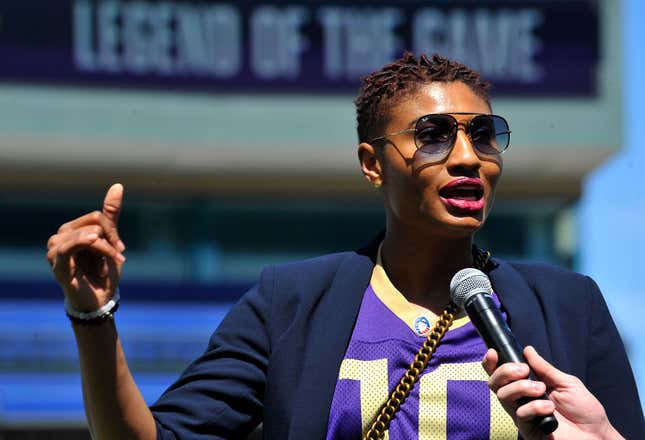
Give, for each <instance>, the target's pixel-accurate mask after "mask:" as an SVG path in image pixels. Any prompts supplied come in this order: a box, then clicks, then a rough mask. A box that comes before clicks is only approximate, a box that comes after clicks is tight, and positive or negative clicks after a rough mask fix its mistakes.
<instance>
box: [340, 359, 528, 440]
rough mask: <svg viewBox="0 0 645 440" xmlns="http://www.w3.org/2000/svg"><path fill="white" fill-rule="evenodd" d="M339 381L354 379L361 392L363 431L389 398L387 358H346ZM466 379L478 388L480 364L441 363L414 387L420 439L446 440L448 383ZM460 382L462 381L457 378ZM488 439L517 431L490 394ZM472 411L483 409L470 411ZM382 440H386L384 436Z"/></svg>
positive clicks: (481, 377)
mask: <svg viewBox="0 0 645 440" xmlns="http://www.w3.org/2000/svg"><path fill="white" fill-rule="evenodd" d="M338 378H339V379H350V380H357V381H359V382H360V390H361V426H362V431H363V432H365V430H366V429H367V427H368V426H367V425H368V424H369V423H371V422H372V419H373V418H374V417H375V415H376V413H377V412H378V410H379V409H380V406H381V405H382V403H383V402H385V401H386V400H387V398H388V396H389V389H388V369H387V359H377V360H373V361H361V360H358V359H345V360H344V361H343V362H342V364H341V367H340V374H339V377H338ZM455 378H465V379H464V380H466V381H468V382H471V381H472V382H473V383H476V384H477V385H481V382H484V383H486V382H487V380H488V376H487V375H486V372H485V371H484V369H483V368H482V366H481V364H480V363H479V362H469V363H459V364H442V365H440V366H439V367H438V368H436V369H435V370H434V371H431V372H428V373H425V374H424V375H423V376H421V378H420V379H419V383H418V384H417V385H416V386H418V387H419V440H445V439H447V433H446V424H447V420H448V382H449V381H451V380H455ZM460 381H462V379H460ZM489 394H490V396H489V399H488V400H489V406H490V420H489V427H490V438H491V440H503V439H515V438H517V428H516V427H515V425H514V424H513V420H512V419H511V417H510V416H509V415H508V414H507V413H506V411H504V408H502V405H501V404H500V403H499V401H498V400H497V398H496V397H495V395H494V394H493V393H492V392H489ZM473 410H474V411H477V410H483V408H481V409H480V408H476V407H474V408H473ZM385 439H386V440H387V439H388V435H387V433H386V435H385Z"/></svg>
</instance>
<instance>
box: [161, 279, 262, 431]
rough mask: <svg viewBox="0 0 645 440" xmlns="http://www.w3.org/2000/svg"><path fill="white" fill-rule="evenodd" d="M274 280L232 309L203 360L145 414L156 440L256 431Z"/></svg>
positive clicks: (181, 377) (194, 363)
mask: <svg viewBox="0 0 645 440" xmlns="http://www.w3.org/2000/svg"><path fill="white" fill-rule="evenodd" d="M272 285H273V276H272V271H271V270H270V269H266V270H265V271H264V272H263V274H262V276H261V278H260V283H259V284H258V285H256V286H254V287H253V288H251V290H250V291H248V292H247V293H246V294H245V295H244V296H243V297H242V299H241V300H240V301H239V302H238V303H237V304H236V305H235V306H233V308H231V310H230V312H229V313H228V314H227V316H226V317H225V318H224V320H223V321H222V323H221V324H220V326H219V327H218V328H217V330H216V331H215V332H214V333H213V335H212V337H211V339H210V341H209V344H208V347H207V349H206V351H205V352H204V354H203V355H202V356H201V357H199V358H198V359H197V360H196V361H194V362H193V363H192V364H191V365H190V366H188V368H187V369H186V370H185V371H184V372H183V373H182V375H181V376H180V377H179V379H178V380H177V381H176V382H175V383H174V384H173V385H171V386H170V388H168V389H167V390H166V391H165V392H164V394H163V395H162V396H161V397H160V398H159V400H158V401H157V402H156V403H154V404H153V405H152V406H151V407H150V409H151V411H152V414H153V416H154V418H155V421H156V424H157V439H158V440H176V439H194V440H206V439H208V440H213V439H240V438H244V437H245V436H246V435H247V434H248V433H249V432H251V431H252V430H253V428H255V427H256V426H257V425H258V423H259V421H260V419H261V414H262V402H263V397H264V390H265V384H266V373H267V365H268V358H269V353H270V346H269V345H270V342H269V341H270V337H269V333H270V332H269V328H268V326H269V323H270V320H271V318H270V315H271V295H270V292H271V291H272Z"/></svg>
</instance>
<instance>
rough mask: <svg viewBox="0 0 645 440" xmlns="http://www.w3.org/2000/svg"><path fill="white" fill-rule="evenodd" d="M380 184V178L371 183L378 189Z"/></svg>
mask: <svg viewBox="0 0 645 440" xmlns="http://www.w3.org/2000/svg"><path fill="white" fill-rule="evenodd" d="M381 185H382V183H381V181H380V180H378V181H376V182H374V183H372V186H373V187H374V189H379V188H380V187H381Z"/></svg>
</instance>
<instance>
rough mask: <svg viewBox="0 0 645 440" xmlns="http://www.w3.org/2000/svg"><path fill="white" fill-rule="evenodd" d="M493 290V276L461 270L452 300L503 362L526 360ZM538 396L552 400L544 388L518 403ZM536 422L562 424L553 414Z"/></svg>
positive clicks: (547, 428)
mask: <svg viewBox="0 0 645 440" xmlns="http://www.w3.org/2000/svg"><path fill="white" fill-rule="evenodd" d="M491 292H492V286H491V284H490V280H489V279H488V277H487V276H486V274H484V273H483V272H482V271H480V270H478V269H473V268H468V269H463V270H460V271H459V272H457V273H456V274H455V276H454V277H453V278H452V281H451V282H450V297H451V299H452V301H453V302H454V303H455V304H456V305H458V306H459V307H462V308H463V309H465V310H466V313H467V314H468V317H469V318H470V320H471V322H472V323H473V325H474V326H475V328H476V329H477V331H478V332H479V334H480V335H481V337H482V339H483V340H484V342H485V343H486V346H487V347H488V348H493V349H495V350H496V351H497V353H498V354H499V363H501V364H504V363H507V362H516V363H526V359H525V358H524V356H523V355H522V349H521V347H520V346H519V344H518V343H517V341H516V340H515V337H514V336H513V333H512V332H511V330H510V329H509V328H508V325H507V324H506V321H505V320H504V318H503V317H502V314H501V312H500V311H499V309H498V308H497V306H496V305H495V303H494V302H493V298H492V296H491ZM523 373H524V374H523V377H526V376H527V375H528V378H529V379H530V380H532V381H534V383H539V382H536V380H537V378H536V377H535V374H534V373H533V372H532V371H530V370H529V369H528V368H527V371H526V372H523ZM518 379H519V377H518ZM518 397H519V396H518ZM536 399H546V400H548V399H549V398H548V396H547V395H546V393H545V390H544V391H542V393H541V395H539V396H531V395H523V396H521V397H519V399H517V402H516V403H517V406H518V407H520V406H522V405H524V404H526V403H528V402H531V401H533V400H536ZM533 424H534V426H535V427H536V428H537V429H539V430H540V431H541V432H542V433H544V434H550V433H552V432H553V431H555V429H556V428H557V427H558V421H557V420H556V418H555V416H554V415H553V414H546V415H540V416H536V417H535V418H534V420H533Z"/></svg>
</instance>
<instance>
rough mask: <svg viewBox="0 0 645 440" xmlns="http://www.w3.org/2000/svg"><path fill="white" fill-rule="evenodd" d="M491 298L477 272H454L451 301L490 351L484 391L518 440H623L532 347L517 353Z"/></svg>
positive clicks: (579, 387) (592, 402)
mask: <svg viewBox="0 0 645 440" xmlns="http://www.w3.org/2000/svg"><path fill="white" fill-rule="evenodd" d="M491 292H492V286H491V284H490V280H489V279H488V277H487V276H486V275H485V274H484V273H483V272H481V271H479V270H477V269H463V270H461V271H459V272H457V274H456V275H455V276H454V277H453V279H452V281H451V283H450V296H451V298H452V301H453V302H454V303H455V304H457V305H458V306H460V307H463V308H464V309H465V310H466V313H468V316H469V317H470V320H471V321H472V323H473V324H474V326H475V328H476V329H477V331H478V332H479V334H480V335H481V336H482V339H484V342H486V345H487V346H488V347H489V348H491V349H489V350H488V353H486V356H485V357H484V361H483V366H484V369H485V370H486V372H487V373H488V374H489V375H490V380H489V387H490V388H491V390H492V391H493V392H494V393H495V394H496V395H497V397H498V399H499V400H500V402H501V403H502V406H503V407H504V409H506V411H507V412H508V413H509V414H510V415H511V417H513V420H515V423H516V425H517V427H518V429H519V430H520V433H521V434H522V437H523V438H525V439H527V440H538V439H540V440H541V439H552V440H555V439H562V440H565V439H566V440H569V439H581V438H589V439H591V438H593V439H611V440H617V439H623V437H622V436H621V435H620V433H618V432H617V431H616V430H615V429H614V427H613V426H612V425H611V423H610V422H609V419H608V418H607V414H606V413H605V409H604V408H603V406H602V404H601V403H600V402H599V401H598V399H596V398H595V397H594V395H593V394H591V392H589V390H587V388H586V387H585V385H584V384H583V383H582V381H581V380H580V379H578V378H577V377H575V376H572V375H570V374H566V373H564V372H562V371H560V370H558V369H557V368H555V367H554V366H553V365H551V364H549V363H548V362H547V361H546V360H544V359H543V358H542V357H541V356H540V355H539V354H538V353H537V352H536V351H535V349H534V348H533V347H526V348H525V349H524V350H523V351H522V349H521V348H520V346H519V344H518V343H517V341H516V340H515V337H514V336H513V334H512V333H511V330H510V329H509V328H508V325H506V322H505V321H504V318H503V317H502V314H501V312H500V311H499V309H498V308H497V306H496V305H495V303H494V302H493V299H492V297H491V295H490V294H491ZM492 349H494V350H492ZM536 377H537V378H539V380H538V379H536ZM527 378H528V380H527ZM547 388H548V389H549V390H550V392H549V396H548V397H547V395H546V393H545V391H546V389H547ZM554 414H557V416H558V419H557V420H556V418H555V415H554ZM556 428H557V431H556ZM554 431H555V432H554Z"/></svg>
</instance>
